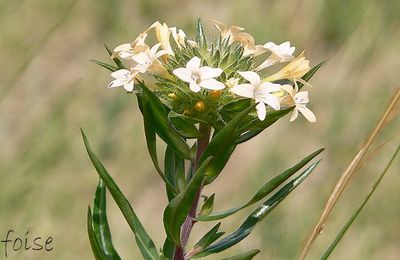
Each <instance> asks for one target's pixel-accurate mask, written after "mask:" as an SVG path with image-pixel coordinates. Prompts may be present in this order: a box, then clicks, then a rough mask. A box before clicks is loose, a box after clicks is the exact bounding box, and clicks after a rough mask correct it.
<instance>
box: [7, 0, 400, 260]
mask: <svg viewBox="0 0 400 260" xmlns="http://www.w3.org/2000/svg"><path fill="white" fill-rule="evenodd" d="M198 17H200V18H202V19H203V20H204V23H205V26H206V28H207V31H208V32H210V33H213V34H214V35H217V31H216V29H215V28H213V26H212V23H211V22H210V20H209V19H210V18H215V19H218V20H221V21H223V22H225V23H226V24H236V25H240V26H242V27H245V28H246V30H247V31H248V32H250V33H252V34H253V35H254V37H255V38H256V40H257V42H258V43H265V42H267V41H274V42H276V43H280V42H283V41H286V40H290V41H291V42H292V44H294V45H295V46H296V47H297V50H296V53H297V54H298V53H299V52H300V51H301V50H302V49H303V48H304V49H306V56H307V57H308V58H309V59H310V60H311V63H312V65H315V64H317V63H318V62H320V61H321V60H324V59H328V63H327V64H326V65H325V66H324V67H323V68H322V69H321V70H320V71H319V72H318V74H317V75H316V76H315V78H313V79H312V81H311V84H312V85H313V88H312V89H310V98H311V105H310V107H311V108H312V109H313V111H314V112H315V113H316V115H317V119H318V121H317V123H315V124H310V123H308V122H307V121H306V120H304V119H303V118H301V119H300V120H296V121H295V122H294V123H289V121H288V120H289V119H288V118H284V119H282V120H281V121H279V122H278V123H277V124H276V125H275V126H274V127H271V128H270V129H269V130H268V131H266V132H264V133H263V134H262V135H260V136H259V137H258V138H255V139H253V140H252V141H250V142H248V143H246V144H244V145H241V146H239V148H238V149H237V151H236V153H235V155H234V156H233V158H232V161H231V162H230V163H229V165H228V166H227V167H226V169H225V171H224V172H223V176H221V178H220V179H219V181H217V182H216V183H214V184H213V186H212V187H209V189H208V190H211V189H213V190H216V191H218V192H217V194H216V204H217V207H218V208H217V210H218V209H226V208H228V207H231V206H236V205H238V204H240V203H241V202H243V201H245V200H246V199H247V198H248V197H250V196H251V195H253V193H254V191H255V190H256V189H257V188H258V187H260V185H261V184H262V183H263V182H265V181H266V180H267V179H269V178H271V177H272V176H274V175H276V174H277V173H279V172H280V171H282V170H284V169H286V168H288V167H289V166H290V165H292V164H294V163H295V162H297V161H298V160H299V159H301V158H302V157H304V156H305V155H306V154H307V153H310V152H311V151H314V150H315V149H317V148H319V147H325V148H326V151H325V152H324V154H323V158H324V159H323V161H322V163H321V164H320V166H319V168H318V169H317V170H316V171H315V173H314V174H313V175H312V176H311V177H309V179H308V180H306V181H305V183H304V184H303V185H301V186H300V187H299V189H298V190H296V191H295V192H294V193H293V194H292V195H290V196H289V197H288V198H287V199H286V201H285V202H284V203H283V204H282V205H280V206H279V208H277V209H276V210H275V211H274V212H273V213H272V214H271V215H269V216H268V217H267V218H266V219H265V220H264V221H263V222H262V223H261V224H260V225H259V226H258V227H257V228H256V229H255V231H254V232H253V234H252V235H250V236H249V237H248V238H246V240H244V242H243V243H241V245H238V246H236V247H234V248H232V249H231V250H229V251H227V254H228V255H231V254H234V253H237V252H241V251H245V250H246V249H253V248H260V249H262V252H261V253H260V255H259V256H258V258H257V257H256V259H296V257H297V256H298V254H299V251H300V249H301V248H302V246H303V244H304V242H305V239H306V237H307V236H308V234H309V233H310V231H311V228H312V226H313V225H314V223H315V222H316V220H317V218H318V216H319V214H320V212H321V211H322V206H323V204H324V203H325V201H326V199H327V198H328V196H329V193H330V191H331V190H332V188H333V185H334V183H335V181H336V180H337V179H338V177H339V176H340V174H341V173H342V172H343V171H344V169H345V168H346V165H347V164H348V163H349V162H350V161H351V159H352V157H353V156H354V155H355V154H356V153H357V151H358V149H359V148H360V146H361V145H362V143H363V141H364V139H365V138H366V136H367V135H368V133H369V132H370V131H371V130H372V128H373V127H374V125H375V124H376V122H377V121H378V119H379V117H380V116H381V114H382V113H383V111H384V109H385V106H386V105H387V104H388V102H389V100H390V99H391V96H392V95H393V94H394V92H395V91H397V90H398V88H399V87H400V83H399V69H400V26H399V25H400V2H399V1H389V0H386V1H377V0H376V1H367V0H356V1H346V0H324V1H321V0H305V1H294V0H293V1H261V0H259V1H254V0H251V1H237V0H235V1H228V0H225V1H209V0H205V1H195V0H192V1H177V0H169V1H167V0H163V1H160V0H153V1H147V0H140V1H128V0H123V1H112V0H86V1H73V0H57V1H54V0H1V1H0V54H1V55H0V57H1V59H0V144H1V146H0V147H1V149H0V236H1V237H0V238H1V239H4V237H5V234H6V232H7V231H8V230H9V229H14V230H15V231H16V234H17V235H19V236H22V237H23V236H24V234H25V233H26V231H28V230H29V231H30V234H32V236H33V235H35V236H42V237H44V236H49V235H51V236H53V237H54V250H53V251H52V252H51V253H44V252H42V253H38V252H34V253H32V252H29V253H25V252H21V253H20V254H17V253H14V252H11V253H10V252H9V253H10V256H9V258H8V259H92V256H91V251H90V247H89V243H88V239H87V235H86V223H85V218H86V210H87V205H88V204H89V203H91V202H92V197H93V193H94V190H95V187H96V184H97V175H96V173H95V171H94V169H93V168H92V165H91V163H90V162H89V159H88V157H87V155H86V154H85V151H84V147H83V144H82V141H81V137H80V133H79V127H83V128H84V129H85V130H86V133H87V134H88V136H89V138H90V140H91V142H92V144H93V148H94V149H95V151H97V153H98V155H99V157H100V158H101V159H102V161H103V163H104V164H105V165H106V167H107V168H108V169H109V171H110V173H111V174H112V175H113V176H114V178H115V180H116V181H117V183H118V184H119V185H120V187H121V189H122V190H123V191H124V192H125V194H126V195H127V197H128V198H129V200H130V201H131V202H132V205H133V207H134V209H135V210H136V211H137V214H138V215H139V216H140V218H141V219H143V223H144V225H145V227H146V228H147V230H148V232H149V233H150V235H151V236H152V237H153V238H154V240H155V242H156V244H157V245H159V246H161V243H162V239H163V237H164V233H163V231H162V230H163V227H162V218H161V215H162V212H163V209H164V207H165V205H166V204H165V203H166V201H165V199H164V188H163V186H162V183H161V181H160V180H159V178H158V176H157V174H156V173H155V171H154V170H153V166H152V164H151V161H150V158H149V156H148V154H147V151H146V147H145V139H144V134H143V128H142V119H141V115H140V112H139V111H138V108H137V104H136V99H135V98H134V96H133V95H127V94H124V92H123V90H122V89H112V90H110V89H107V88H106V86H107V84H108V82H109V81H110V77H109V73H108V72H107V71H105V70H104V69H102V68H100V67H98V66H96V65H94V64H92V63H90V62H88V60H89V59H92V58H95V59H99V60H107V59H108V57H107V55H106V54H105V50H104V49H103V46H102V44H103V42H106V43H107V44H109V45H110V46H111V47H114V46H116V45H117V44H120V43H124V42H128V41H132V40H133V39H135V38H136V35H137V34H138V33H139V32H141V31H143V30H144V29H145V28H147V27H148V26H149V25H150V24H151V23H153V22H154V21H155V20H160V21H165V22H167V23H168V25H170V26H177V27H181V28H183V29H184V30H185V31H186V32H187V34H188V35H189V36H190V35H191V36H193V34H194V28H195V22H196V20H197V18H198ZM399 129H400V120H399V109H397V113H396V114H394V115H393V116H392V120H391V121H390V122H389V123H388V124H387V126H386V128H385V129H384V131H383V132H382V133H381V135H380V137H379V138H378V140H377V142H376V143H375V145H374V146H373V147H372V149H371V151H374V152H372V153H369V155H368V159H367V160H366V161H365V162H364V163H363V166H362V168H361V169H360V171H359V172H358V174H357V175H356V177H355V178H354V179H353V181H352V183H351V184H350V186H349V189H348V190H347V191H346V192H345V193H344V196H343V198H342V199H341V200H340V201H339V204H338V207H337V208H336V209H335V210H334V212H333V215H332V218H331V219H330V221H329V222H328V223H327V225H326V229H325V230H324V232H323V233H322V235H321V236H320V237H319V239H318V240H317V241H316V243H315V244H314V247H313V249H312V251H311V254H310V256H309V258H308V259H319V257H320V256H321V253H322V252H323V250H324V249H325V248H326V247H327V246H328V244H329V243H330V241H331V240H332V239H333V237H334V235H335V234H336V232H337V231H338V228H339V227H341V226H342V225H343V224H344V222H345V220H346V219H347V217H348V216H350V214H351V213H352V212H353V211H354V210H355V208H356V207H357V206H358V205H359V203H360V202H361V200H362V199H363V197H364V196H365V194H366V192H367V191H368V190H369V188H370V186H371V185H372V183H373V182H374V180H375V178H376V176H377V175H378V173H379V172H380V171H381V170H382V169H383V168H384V166H385V164H386V162H387V160H388V159H389V157H390V155H391V153H393V151H394V149H395V148H396V147H397V145H398V143H399V141H400V136H399ZM382 144H385V145H384V146H383V147H380V145H382ZM161 148H162V147H161ZM160 152H162V151H161V150H160ZM399 174H400V163H399V160H398V159H397V161H396V162H395V163H394V164H393V167H392V168H391V170H390V172H389V174H388V176H387V177H386V178H385V179H384V180H383V183H382V185H381V186H380V187H379V188H378V190H377V192H376V193H375V194H374V197H373V198H372V199H371V201H370V202H369V204H368V205H367V207H366V208H365V211H363V212H362V214H361V215H360V218H359V219H357V221H356V222H355V224H354V225H353V226H352V228H351V229H350V231H349V233H348V234H347V236H345V238H344V239H343V241H342V243H341V244H339V246H338V248H337V250H336V251H335V252H334V254H333V255H332V259H344V260H346V259H351V260H355V259H360V260H361V259H376V260H380V259H385V260H390V259H393V260H394V259H399V258H400V242H399V241H400V175H399ZM109 201H110V203H109V216H110V222H111V226H112V230H113V237H114V242H115V245H116V247H117V249H119V251H120V253H121V256H122V257H123V259H140V256H139V253H138V249H137V247H136V245H135V242H134V239H133V236H132V235H131V232H130V230H129V228H128V225H127V224H126V223H125V221H124V219H123V218H122V217H121V214H120V213H119V210H118V209H117V208H116V206H115V205H114V203H113V202H111V200H109ZM245 216H246V212H243V213H241V214H238V215H237V216H232V217H230V218H228V219H227V222H226V223H227V224H226V225H225V226H223V229H225V230H226V231H230V230H233V229H234V228H236V227H237V225H239V224H240V222H241V221H242V219H243V218H244V217H245ZM210 225H211V223H210V224H207V225H202V228H200V227H199V226H200V225H198V226H197V228H196V230H195V231H196V232H195V233H194V236H193V238H192V240H195V239H196V238H198V237H199V236H200V234H201V233H202V232H205V231H206V230H207V227H208V226H210ZM0 255H1V256H0V258H2V257H4V248H3V247H1V248H0ZM210 259H218V258H216V257H214V258H213V257H210Z"/></svg>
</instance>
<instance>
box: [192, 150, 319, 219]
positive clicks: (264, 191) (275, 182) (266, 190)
mask: <svg viewBox="0 0 400 260" xmlns="http://www.w3.org/2000/svg"><path fill="white" fill-rule="evenodd" d="M323 150H324V149H323V148H321V149H318V150H316V151H315V152H313V153H311V154H310V155H308V156H307V157H305V158H304V159H303V160H301V161H300V162H298V163H297V164H296V165H294V166H292V167H291V168H289V169H287V170H286V171H284V172H282V173H281V174H279V175H278V176H276V177H275V178H273V179H272V180H270V181H268V182H267V183H266V184H264V185H263V186H262V187H261V188H260V189H259V190H258V191H257V193H256V194H254V196H253V197H252V198H251V199H250V200H249V201H247V202H246V203H245V204H243V205H242V206H239V207H235V208H231V209H228V210H224V211H220V212H215V213H211V214H208V215H206V216H203V215H201V214H200V215H199V216H198V217H197V220H199V221H213V220H219V219H223V218H226V217H228V216H230V215H233V214H235V213H236V212H238V211H239V210H242V209H244V208H246V207H248V206H251V205H253V204H254V203H256V202H258V201H260V200H261V199H263V198H265V197H266V196H267V195H269V194H270V193H271V192H272V191H274V190H275V189H276V188H277V187H278V186H280V185H281V184H282V183H284V182H285V181H286V180H287V179H289V178H290V177H291V176H292V175H293V174H295V173H296V172H297V171H298V170H300V169H301V168H303V167H304V166H305V165H306V164H307V163H309V162H310V161H311V160H312V159H314V158H315V157H316V156H317V155H318V154H320V153H321V152H322V151H323Z"/></svg>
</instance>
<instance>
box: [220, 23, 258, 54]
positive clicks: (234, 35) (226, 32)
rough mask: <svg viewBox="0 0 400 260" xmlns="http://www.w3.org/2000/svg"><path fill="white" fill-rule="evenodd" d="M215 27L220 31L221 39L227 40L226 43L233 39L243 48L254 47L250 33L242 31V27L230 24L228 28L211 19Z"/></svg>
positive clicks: (230, 42)
mask: <svg viewBox="0 0 400 260" xmlns="http://www.w3.org/2000/svg"><path fill="white" fill-rule="evenodd" d="M213 21H214V25H215V27H217V29H218V30H219V31H220V33H221V38H222V40H228V44H232V43H233V42H234V41H237V42H240V43H241V44H242V46H243V47H244V49H245V50H246V49H254V48H255V40H254V38H253V36H252V35H251V34H250V33H247V32H243V31H244V28H242V27H239V26H236V25H231V26H229V28H228V27H227V26H226V25H225V24H223V23H221V22H219V21H217V20H213Z"/></svg>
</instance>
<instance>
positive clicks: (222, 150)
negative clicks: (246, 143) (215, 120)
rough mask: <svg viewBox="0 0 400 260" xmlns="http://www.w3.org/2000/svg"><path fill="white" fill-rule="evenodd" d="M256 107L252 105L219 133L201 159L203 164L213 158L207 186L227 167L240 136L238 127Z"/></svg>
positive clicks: (208, 169) (209, 168)
mask: <svg viewBox="0 0 400 260" xmlns="http://www.w3.org/2000/svg"><path fill="white" fill-rule="evenodd" d="M254 107H255V105H251V106H249V107H248V108H246V109H244V110H243V111H242V112H240V113H239V114H237V115H236V116H235V117H234V118H233V119H232V120H231V121H229V122H228V123H227V124H226V125H225V126H224V127H222V128H221V129H220V130H219V131H218V133H217V134H216V135H215V136H214V137H213V139H212V140H211V142H210V143H209V145H208V146H207V148H206V150H205V151H204V153H203V155H202V156H201V158H200V162H203V161H204V160H205V159H206V158H208V157H210V156H213V159H212V160H211V162H210V164H209V167H208V168H207V171H206V177H207V178H206V183H205V184H210V183H211V182H212V181H213V180H214V179H215V178H216V177H217V176H218V174H219V173H220V172H221V171H222V169H223V168H224V167H225V164H226V163H227V162H228V160H229V158H230V156H231V154H232V153H233V151H234V150H235V148H236V143H235V140H236V139H237V137H238V135H239V132H238V126H239V124H240V123H241V122H242V120H243V119H244V118H245V117H246V116H247V115H248V114H249V113H250V111H251V110H252V109H254Z"/></svg>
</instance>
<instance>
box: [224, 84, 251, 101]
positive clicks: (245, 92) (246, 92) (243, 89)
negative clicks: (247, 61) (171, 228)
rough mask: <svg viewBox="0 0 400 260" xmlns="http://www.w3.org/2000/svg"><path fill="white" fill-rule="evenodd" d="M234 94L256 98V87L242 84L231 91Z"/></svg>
mask: <svg viewBox="0 0 400 260" xmlns="http://www.w3.org/2000/svg"><path fill="white" fill-rule="evenodd" d="M230 90H231V91H232V92H233V93H235V94H236V95H238V96H241V97H246V98H253V97H254V86H253V85H251V84H240V85H237V86H234V87H232V88H231V89H230Z"/></svg>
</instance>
